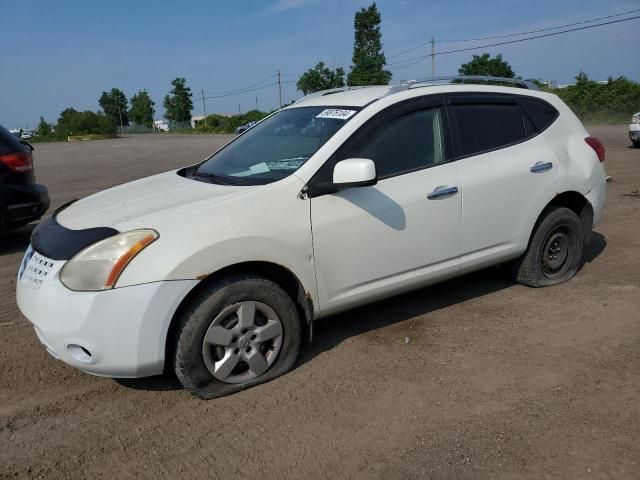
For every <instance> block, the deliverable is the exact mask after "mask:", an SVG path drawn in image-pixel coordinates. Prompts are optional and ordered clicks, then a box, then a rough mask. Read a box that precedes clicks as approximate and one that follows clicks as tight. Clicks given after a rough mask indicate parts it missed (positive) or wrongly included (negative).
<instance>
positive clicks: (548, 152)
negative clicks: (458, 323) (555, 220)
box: [447, 93, 558, 273]
mask: <svg viewBox="0 0 640 480" xmlns="http://www.w3.org/2000/svg"><path fill="white" fill-rule="evenodd" d="M529 101H535V100H531V99H529ZM543 103H545V104H546V102H543ZM546 105H547V106H549V105H548V104H546ZM549 107H550V106H549ZM550 108H552V107H550ZM447 109H448V112H449V114H450V118H451V121H452V129H453V131H452V133H453V137H454V149H455V154H456V156H457V158H458V160H457V161H456V164H457V165H458V168H459V171H460V177H461V181H462V202H463V212H462V255H461V259H460V261H461V272H463V273H464V272H467V271H470V270H474V269H477V268H482V267H483V266H486V265H490V264H494V263H496V262H498V261H501V260H507V259H510V258H513V257H515V256H518V255H519V254H520V253H522V252H523V251H524V250H525V249H526V247H527V244H528V241H529V235H530V233H531V229H532V228H533V225H534V223H535V221H536V219H537V218H538V215H539V214H540V212H541V211H542V210H543V209H544V207H545V205H546V204H547V202H549V200H550V199H552V198H553V196H554V195H555V192H557V188H558V161H557V158H556V155H555V153H554V151H553V150H552V148H551V147H550V146H549V145H548V143H547V141H546V139H545V136H544V135H537V133H538V132H537V131H536V129H535V127H534V125H533V123H532V122H531V120H530V119H529V117H528V116H527V113H526V112H525V110H524V108H523V106H522V105H521V104H520V103H519V101H518V97H516V96H512V95H500V94H486V93H485V94H474V93H471V94H466V93H465V94H463V93H460V94H450V95H448V96H447ZM556 113H557V112H556Z"/></svg>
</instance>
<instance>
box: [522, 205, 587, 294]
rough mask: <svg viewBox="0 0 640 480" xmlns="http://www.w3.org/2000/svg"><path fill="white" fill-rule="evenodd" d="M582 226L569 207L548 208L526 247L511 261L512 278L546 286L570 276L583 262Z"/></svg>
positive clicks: (561, 281)
mask: <svg viewBox="0 0 640 480" xmlns="http://www.w3.org/2000/svg"><path fill="white" fill-rule="evenodd" d="M583 249H584V228H583V225H582V222H581V221H580V218H579V217H578V215H576V213H575V212H573V211H572V210H569V209H568V208H564V207H558V208H555V209H553V210H549V211H548V212H547V213H546V215H545V216H544V217H543V218H542V219H541V220H540V221H539V222H538V224H537V225H536V227H535V229H534V231H533V234H532V236H531V240H530V241H529V247H528V248H527V250H526V252H525V253H524V254H523V255H522V257H520V258H519V259H518V260H516V261H515V262H514V264H513V277H514V280H515V281H517V282H518V283H522V284H523V285H528V286H530V287H547V286H550V285H557V284H559V283H563V282H566V281H567V280H569V279H570V278H572V277H573V276H574V275H575V274H576V272H577V271H578V269H579V268H580V265H581V262H582V252H583Z"/></svg>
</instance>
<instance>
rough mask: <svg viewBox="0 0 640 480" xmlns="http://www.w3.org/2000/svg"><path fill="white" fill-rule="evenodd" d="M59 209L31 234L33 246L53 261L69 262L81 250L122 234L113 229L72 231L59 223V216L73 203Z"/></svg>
mask: <svg viewBox="0 0 640 480" xmlns="http://www.w3.org/2000/svg"><path fill="white" fill-rule="evenodd" d="M76 201H77V199H76V200H72V201H71V202H69V203H65V204H64V205H62V206H61V207H59V208H58V209H57V210H56V211H55V212H53V215H52V216H51V217H49V218H47V219H46V220H43V221H42V222H40V224H39V225H38V226H37V227H36V228H35V230H34V231H33V233H32V234H31V246H32V247H33V249H34V250H35V251H36V252H38V253H39V254H41V255H44V256H45V257H47V258H50V259H51V260H69V259H70V258H71V257H73V256H74V255H75V254H76V253H78V252H79V251H80V250H83V249H85V248H86V247H88V246H89V245H92V244H94V243H96V242H99V241H100V240H104V239H105V238H109V237H113V236H114V235H117V234H119V233H120V232H119V231H118V230H116V229H115V228H111V227H94V228H85V229H82V230H71V229H69V228H66V227H63V226H62V225H60V224H59V223H58V220H57V216H58V213H60V212H61V211H62V210H64V209H65V208H67V207H68V206H69V205H71V204H72V203H74V202H76Z"/></svg>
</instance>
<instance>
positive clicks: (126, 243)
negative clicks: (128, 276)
mask: <svg viewBox="0 0 640 480" xmlns="http://www.w3.org/2000/svg"><path fill="white" fill-rule="evenodd" d="M158 236H159V235H158V232H156V231H155V230H150V229H145V230H132V231H131V232H126V233H121V234H119V235H115V236H113V237H109V238H106V239H104V240H101V241H99V242H97V243H94V244H93V245H90V246H89V247H87V248H85V249H84V250H82V251H80V252H79V253H77V254H76V255H75V256H74V257H73V258H72V259H71V260H69V261H68V262H67V263H66V264H65V266H64V267H62V271H61V272H60V281H61V282H62V283H63V284H64V286H66V287H67V288H69V289H71V290H84V291H99V290H108V289H110V288H113V287H114V286H115V284H116V282H117V281H118V278H119V277H120V274H121V273H122V272H123V271H124V269H125V268H126V267H127V265H128V264H129V262H131V260H133V258H134V257H135V256H136V255H137V254H138V253H140V252H141V251H142V250H143V249H144V248H145V247H147V246H148V245H150V244H151V243H153V242H154V241H155V240H156V239H157V238H158Z"/></svg>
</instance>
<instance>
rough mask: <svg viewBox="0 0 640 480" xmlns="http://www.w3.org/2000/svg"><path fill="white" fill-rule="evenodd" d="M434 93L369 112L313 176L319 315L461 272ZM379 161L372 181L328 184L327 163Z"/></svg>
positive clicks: (453, 189)
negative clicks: (344, 185) (336, 187)
mask: <svg viewBox="0 0 640 480" xmlns="http://www.w3.org/2000/svg"><path fill="white" fill-rule="evenodd" d="M441 102H442V100H441V98H440V97H436V98H434V97H433V96H432V97H421V98H417V99H411V100H407V101H404V102H401V103H400V104H396V105H394V106H392V107H389V108H388V109H386V110H384V111H383V112H381V113H379V114H377V115H376V116H374V117H373V118H372V119H371V120H369V121H368V122H367V123H366V124H365V125H364V126H363V127H362V128H361V129H360V130H359V131H358V132H356V134H354V136H352V138H351V139H350V140H348V141H347V142H346V143H345V144H344V145H343V146H342V147H341V148H340V149H339V150H338V152H336V154H335V155H334V156H333V157H332V158H331V159H330V160H328V161H327V162H326V163H325V165H324V166H323V167H322V168H321V169H320V171H319V172H318V173H317V174H316V176H315V177H314V179H312V181H311V182H310V189H309V196H310V197H311V222H312V232H313V248H314V256H315V266H316V277H317V283H318V294H319V301H320V309H321V311H322V314H323V315H324V314H328V313H331V312H333V311H336V310H339V309H342V308H346V307H349V306H354V305H357V304H360V303H364V302H366V301H369V300H371V299H374V298H382V297H384V296H388V295H391V294H394V293H397V292H400V291H403V290H407V289H410V288H412V287H415V286H417V285H420V284H426V283H429V282H431V281H436V280H440V279H443V278H447V277H452V276H455V275H457V273H458V270H459V255H460V241H461V231H460V217H461V195H460V192H459V188H460V178H459V175H458V170H457V166H456V165H455V164H453V163H448V159H449V158H450V157H451V155H450V137H449V136H448V132H447V131H446V129H445V126H446V125H447V123H446V117H445V115H444V108H443V106H442V103H441ZM346 158H369V159H371V160H373V161H374V162H375V165H376V172H377V175H378V183H377V184H376V185H374V186H367V187H355V188H348V189H344V190H341V191H335V190H334V191H331V186H332V183H331V178H332V173H333V166H334V165H335V163H336V162H337V161H340V160H344V159H346Z"/></svg>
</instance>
